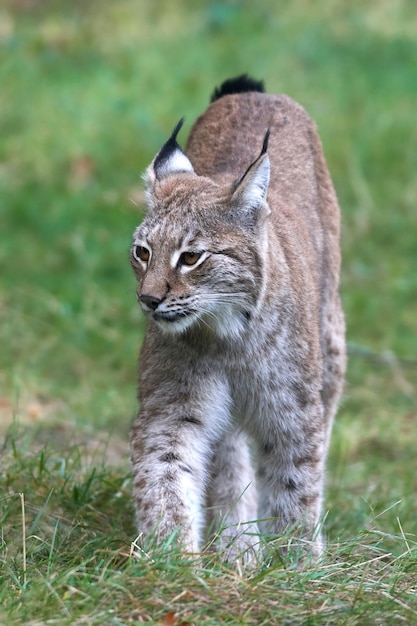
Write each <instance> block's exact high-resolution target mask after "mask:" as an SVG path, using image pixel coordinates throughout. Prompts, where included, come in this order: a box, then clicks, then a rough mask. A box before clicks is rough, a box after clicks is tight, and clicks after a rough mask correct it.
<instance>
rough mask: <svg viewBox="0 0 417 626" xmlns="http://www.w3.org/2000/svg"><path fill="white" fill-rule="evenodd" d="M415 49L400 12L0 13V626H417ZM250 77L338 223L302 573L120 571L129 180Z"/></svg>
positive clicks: (198, 6)
mask: <svg viewBox="0 0 417 626" xmlns="http://www.w3.org/2000/svg"><path fill="white" fill-rule="evenodd" d="M416 32H417V14H416V12H415V7H414V3H413V2H412V0H410V1H408V2H407V1H406V0H396V1H395V2H393V1H392V0H380V1H379V2H378V3H375V2H371V1H370V0H369V1H365V2H364V1H363V0H362V1H361V2H360V3H359V2H351V1H350V2H348V1H347V0H332V1H330V2H327V1H326V2H325V1H324V0H315V1H314V2H307V0H295V1H294V2H292V3H288V2H283V1H278V2H277V1H276V0H265V1H264V2H259V3H251V2H246V1H244V0H242V1H241V2H237V1H234V2H232V1H230V2H223V3H221V2H204V1H203V0H201V1H199V2H191V0H180V1H178V2H175V3H174V2H171V1H168V0H160V1H158V2H154V3H151V2H146V1H145V0H135V1H134V0H120V1H119V2H117V3H114V2H110V0H101V1H100V2H99V1H98V0H91V2H88V3H86V2H81V1H75V2H71V3H70V2H68V1H67V2H65V1H64V0H61V1H58V2H52V0H44V1H42V2H41V1H40V0H3V3H2V5H1V7H0V85H1V99H0V133H1V137H2V141H1V143H0V225H1V226H0V227H1V234H2V238H1V244H0V346H1V350H0V435H1V437H2V440H3V442H4V443H3V449H2V455H1V458H0V474H1V484H0V526H1V535H0V550H1V551H0V563H1V567H0V607H1V608H0V624H5V625H7V626H9V625H12V626H13V625H15V624H16V625H17V624H30V625H32V626H34V625H37V624H57V625H61V624H80V625H81V624H86V625H87V624H88V625H93V624H94V625H95V624H97V625H99V624H100V625H102V624H118V625H120V624H135V623H142V622H147V623H151V624H152V623H153V624H165V625H166V626H168V625H170V624H178V625H180V624H207V625H209V624H219V623H225V624H265V625H267V624H268V625H269V624H303V625H307V624H308V625H310V624H311V625H313V624H348V625H354V624H355V625H356V624H358V625H362V624H365V625H366V624H370V625H371V624H372V625H374V624H399V623H406V624H410V623H417V574H416V572H417V528H416V524H417V522H416V519H417V498H416V490H417V483H416V470H417V456H416V454H415V430H416V420H417V408H416V406H417V402H416V400H417V363H416V354H417V315H416V308H417V271H416V267H417V244H416V233H417V212H416V209H415V207H416V204H417V177H416V175H415V171H416V156H415V146H416V145H417V126H416V124H415V111H416V108H417V65H416V63H415V59H416V58H417V44H416V38H415V33H416ZM243 71H247V72H249V73H252V74H253V75H254V76H256V77H259V78H264V79H265V80H266V82H267V86H268V89H269V90H270V91H274V92H286V93H288V94H289V95H291V96H292V97H294V98H295V99H297V100H299V101H300V102H301V103H302V104H303V105H304V106H305V107H306V108H307V109H308V110H309V112H310V113H311V114H312V116H313V117H314V118H315V119H316V120H317V122H318V125H319V128H320V132H321V136H322V138H323V142H324V145H325V151H326V154H327V157H328V161H329V166H330V169H331V172H332V175H333V178H334V181H335V185H336V188H337V191H338V195H339V198H340V201H341V205H342V209H343V222H344V224H343V252H344V271H343V284H342V292H343V299H344V305H345V309H346V314H347V322H348V339H349V343H350V353H351V354H350V364H349V371H348V382H347V386H346V393H345V399H344V402H343V406H342V408H341V410H340V413H339V416H338V419H337V421H336V424H335V429H334V437H333V441H332V448H331V453H330V459H329V476H328V490H327V501H326V509H327V511H328V514H327V518H326V534H327V536H328V546H329V548H328V555H327V558H326V560H325V561H324V562H323V564H321V565H320V566H319V567H310V568H306V570H305V571H303V572H299V571H297V570H296V569H295V567H294V564H292V563H281V562H277V561H276V560H273V561H272V560H269V559H266V560H265V561H264V562H263V563H260V564H259V567H258V568H256V569H255V570H254V571H252V572H249V573H247V574H245V575H241V573H239V572H234V571H232V570H229V569H227V568H226V567H225V566H224V565H222V564H221V563H220V562H219V561H218V559H217V558H216V557H213V556H210V557H209V556H207V557H206V558H204V559H203V560H202V561H199V562H198V563H196V562H195V563H189V562H188V561H184V560H181V559H179V558H175V553H174V555H172V554H171V559H170V560H169V561H168V560H167V558H166V555H167V551H168V550H169V549H170V546H166V545H165V546H161V548H160V549H159V550H158V551H155V552H152V553H150V554H145V553H143V554H142V555H141V556H140V558H136V557H132V556H131V551H132V549H131V542H132V540H133V539H134V537H135V528H134V525H133V513H132V503H131V498H130V474H129V460H128V456H129V454H128V445H127V440H128V431H129V425H130V422H131V419H132V416H133V414H134V411H135V407H136V401H135V377H136V373H135V370H136V359H137V356H136V355H137V350H138V347H139V344H140V341H141V338H142V336H143V330H144V327H143V320H142V318H141V317H140V314H139V312H138V310H137V305H136V301H135V292H134V279H133V276H132V275H131V273H130V269H129V266H128V261H127V251H128V248H129V245H130V236H131V232H132V231H133V228H134V227H135V226H136V224H137V223H138V221H139V220H140V209H139V208H138V207H137V206H136V205H135V204H134V202H136V203H137V202H138V201H140V198H141V193H140V191H141V184H140V174H141V173H142V171H143V170H144V168H145V167H146V165H147V164H148V162H149V161H150V160H151V158H152V157H153V155H154V153H155V151H156V150H157V149H158V147H159V146H160V145H161V143H162V142H163V141H164V139H165V138H166V136H167V133H169V132H170V130H171V128H172V127H173V125H174V123H175V122H176V121H177V120H178V118H179V117H181V116H182V115H186V119H187V127H188V128H189V126H190V125H191V123H192V121H193V119H194V118H195V116H196V115H197V114H198V113H200V112H201V111H202V110H203V109H204V108H205V106H206V105H207V102H208V97H209V94H210V93H211V91H212V88H213V87H214V85H215V84H218V83H219V82H220V81H221V80H222V79H224V78H227V77H229V76H232V75H234V74H237V73H241V72H243ZM184 136H185V133H184ZM131 200H133V202H132V201H131ZM22 494H23V495H22ZM287 539H288V537H287V538H284V539H283V540H287Z"/></svg>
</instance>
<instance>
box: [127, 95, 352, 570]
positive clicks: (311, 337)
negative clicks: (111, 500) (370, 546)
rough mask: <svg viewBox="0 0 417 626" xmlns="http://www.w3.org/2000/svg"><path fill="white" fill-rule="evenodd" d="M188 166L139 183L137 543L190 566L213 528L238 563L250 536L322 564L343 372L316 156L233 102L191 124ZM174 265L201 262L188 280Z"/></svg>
mask: <svg viewBox="0 0 417 626" xmlns="http://www.w3.org/2000/svg"><path fill="white" fill-rule="evenodd" d="M268 128H269V129H270V140H269V146H268V150H267V154H261V155H260V156H258V155H259V154H260V152H261V146H262V141H263V138H264V135H265V132H266V130H267V129H268ZM171 147H172V146H171ZM161 153H162V151H161ZM185 153H186V157H185V156H184V154H183V153H182V152H181V151H180V150H179V148H178V149H175V148H172V151H171V152H169V151H168V156H167V158H166V159H165V160H164V161H163V162H162V157H160V158H159V161H158V156H157V157H156V159H155V160H154V162H153V163H152V164H151V166H150V167H149V168H148V172H147V197H148V214H147V216H146V218H145V220H144V222H143V224H142V225H141V226H139V227H138V229H137V230H136V231H135V233H134V243H133V247H132V257H131V258H132V266H133V269H134V271H135V273H136V276H137V280H138V288H137V294H138V298H139V301H140V303H141V305H142V308H143V309H144V311H145V313H146V314H147V316H148V318H149V319H148V327H147V332H146V338H145V341H144V344H143V347H142V351H141V355H140V382H139V399H140V412H139V415H138V417H137V419H136V421H135V424H134V427H133V431H132V458H133V473H134V498H135V504H136V511H137V521H138V527H139V532H140V533H143V534H144V535H145V536H147V535H149V534H150V533H156V535H155V536H156V537H157V538H159V539H161V538H163V537H166V536H167V535H168V534H169V533H170V532H172V531H174V530H177V529H178V530H179V531H180V532H181V540H182V542H183V543H184V545H185V548H186V549H188V550H191V551H198V550H199V549H201V546H202V542H203V537H204V535H203V531H204V529H207V526H208V525H209V524H210V522H211V521H213V520H214V521H215V522H216V523H217V524H219V523H220V524H223V526H224V527H225V528H224V530H223V535H222V538H221V539H220V545H221V548H222V549H225V550H226V555H227V556H229V557H230V558H232V557H233V558H234V556H236V554H238V553H239V551H241V550H243V549H246V548H248V546H250V545H251V544H253V543H254V542H255V540H256V538H254V534H253V531H254V528H255V527H254V525H253V524H245V523H247V522H251V521H253V520H254V519H256V518H258V519H259V520H264V521H260V522H259V528H260V530H261V531H262V532H266V533H271V534H277V533H280V532H282V531H283V530H284V529H286V528H287V527H289V526H292V525H294V524H295V525H297V526H298V528H299V536H300V539H301V540H302V541H307V542H312V543H311V545H312V548H313V551H314V552H315V553H320V551H321V546H322V541H321V537H320V533H319V532H318V524H319V521H320V512H321V502H322V493H323V482H324V466H325V459H326V454H327V447H328V441H329V435H330V429H331V423H332V420H333V417H334V414H335V412H336V408H337V404H338V400H339V397H340V394H341V390H342V386H343V377H344V370H345V343H344V321H343V313H342V310H341V305H340V298H339V292H338V288H339V273H340V252H339V228H340V226H339V224H340V218H339V208H338V204H337V199H336V196H335V192H334V189H333V186H332V183H331V180H330V177H329V174H328V170H327V167H326V164H325V161H324V157H323V152H322V147H321V144H320V140H319V138H318V136H317V132H316V129H315V126H314V124H313V122H312V121H311V120H310V118H309V117H308V115H307V114H306V113H305V111H304V109H303V108H302V107H301V106H299V105H298V104H296V103H295V102H293V101H292V100H291V99H289V98H288V97H286V96H273V95H267V94H264V93H258V92H250V93H238V94H232V95H226V96H223V97H221V98H220V99H218V100H216V101H215V102H213V103H212V104H211V105H210V106H209V108H208V109H207V110H206V112H205V113H204V114H203V115H201V116H200V117H199V118H198V120H197V121H196V123H195V124H194V126H193V128H192V130H191V134H190V137H189V140H188V143H187V147H186V151H185ZM164 154H165V153H164ZM245 172H246V174H245ZM244 174H245V175H244ZM242 177H243V178H242ZM268 178H269V184H268ZM266 194H267V200H266V199H265V197H266ZM138 246H140V247H142V248H145V252H146V251H148V252H149V259H148V260H147V261H143V260H141V259H140V258H139V259H138V254H143V253H142V252H141V248H139V247H138ZM184 252H185V253H199V254H200V253H201V256H200V257H199V260H198V261H197V263H196V264H195V265H193V266H188V265H186V264H185V261H184V258H188V257H184ZM181 255H182V256H181ZM247 437H249V439H250V441H251V449H252V454H253V464H251V463H250V461H249V456H248V447H247ZM252 465H253V469H252ZM255 475H256V478H255ZM207 507H208V508H207ZM205 511H206V512H205ZM207 511H208V513H207ZM233 537H236V538H237V539H236V541H235V543H234V544H233V545H232V547H230V546H229V547H227V542H229V541H230V540H231V539H232V538H233ZM233 546H234V547H233Z"/></svg>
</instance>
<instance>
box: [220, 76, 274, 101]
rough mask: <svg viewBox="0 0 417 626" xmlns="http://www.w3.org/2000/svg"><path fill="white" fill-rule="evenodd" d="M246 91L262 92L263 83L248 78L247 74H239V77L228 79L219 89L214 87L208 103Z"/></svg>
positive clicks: (263, 88)
mask: <svg viewBox="0 0 417 626" xmlns="http://www.w3.org/2000/svg"><path fill="white" fill-rule="evenodd" d="M248 91H258V92H261V93H262V92H264V91H265V86H264V81H263V80H255V79H254V78H251V77H250V76H248V74H241V75H240V76H236V78H229V79H228V80H225V81H224V82H223V83H222V84H221V85H220V87H216V89H215V90H214V91H213V93H212V96H211V100H210V102H214V101H215V100H218V99H219V98H221V97H222V96H227V95H229V94H234V93H244V92H248Z"/></svg>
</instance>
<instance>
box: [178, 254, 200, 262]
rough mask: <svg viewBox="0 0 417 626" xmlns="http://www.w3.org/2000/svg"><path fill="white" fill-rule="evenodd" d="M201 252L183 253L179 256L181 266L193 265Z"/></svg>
mask: <svg viewBox="0 0 417 626" xmlns="http://www.w3.org/2000/svg"><path fill="white" fill-rule="evenodd" d="M201 255H202V252H183V253H182V254H181V256H180V264H181V265H195V264H196V263H197V261H198V259H199V258H200V257H201Z"/></svg>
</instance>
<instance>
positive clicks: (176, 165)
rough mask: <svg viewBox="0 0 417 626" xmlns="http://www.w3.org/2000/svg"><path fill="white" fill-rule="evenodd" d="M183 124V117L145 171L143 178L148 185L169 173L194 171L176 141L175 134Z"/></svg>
mask: <svg viewBox="0 0 417 626" xmlns="http://www.w3.org/2000/svg"><path fill="white" fill-rule="evenodd" d="M183 124H184V118H182V119H180V121H179V122H178V124H177V125H176V126H175V128H174V130H173V131H172V135H171V137H170V138H169V139H168V141H167V142H166V143H164V145H163V146H162V148H161V149H160V151H159V152H158V154H157V155H156V157H155V158H154V160H153V161H152V163H151V165H150V166H149V167H148V169H147V171H146V176H145V180H146V182H147V184H148V186H149V185H153V184H154V182H155V180H161V179H162V178H165V176H169V174H177V173H180V172H194V169H193V166H192V165H191V162H190V160H189V159H188V158H187V157H186V156H185V154H184V152H183V151H182V150H181V148H180V146H179V145H178V143H177V135H178V133H179V131H180V130H181V127H182V125H183Z"/></svg>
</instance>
